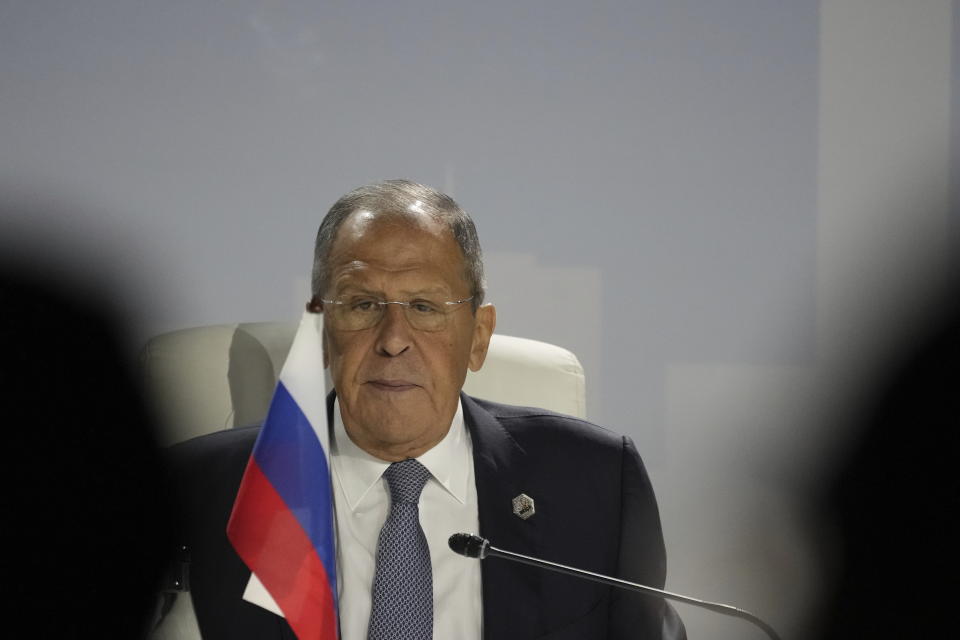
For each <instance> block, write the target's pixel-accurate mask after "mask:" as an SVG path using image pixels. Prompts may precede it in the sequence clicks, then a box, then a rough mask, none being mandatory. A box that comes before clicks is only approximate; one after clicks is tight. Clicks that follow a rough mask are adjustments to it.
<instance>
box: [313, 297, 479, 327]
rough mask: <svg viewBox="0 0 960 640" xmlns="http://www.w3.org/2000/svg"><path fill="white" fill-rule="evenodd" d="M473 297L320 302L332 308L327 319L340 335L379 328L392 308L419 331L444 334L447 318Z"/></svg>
mask: <svg viewBox="0 0 960 640" xmlns="http://www.w3.org/2000/svg"><path fill="white" fill-rule="evenodd" d="M471 300H473V296H470V297H469V298H464V299H463V300H452V301H443V302H440V301H434V300H426V299H423V298H417V299H416V300H410V301H409V302H402V301H399V300H380V299H378V298H372V297H370V296H351V297H346V298H338V299H336V300H323V299H321V300H320V302H322V303H323V304H324V306H326V305H330V307H329V309H324V315H325V316H326V317H327V322H328V323H329V325H330V328H331V329H334V330H336V331H362V330H363V329H370V328H373V327H375V326H377V325H378V324H379V323H380V321H381V320H382V319H383V316H384V314H385V313H386V312H387V305H388V304H395V305H398V306H400V307H401V308H402V309H403V313H404V315H405V316H406V317H407V322H409V323H410V326H411V327H413V328H414V329H417V330H418V331H443V330H444V329H445V328H446V327H447V316H448V315H450V314H451V313H453V312H454V311H456V310H457V309H459V308H460V305H461V304H463V303H464V302H470V301H471Z"/></svg>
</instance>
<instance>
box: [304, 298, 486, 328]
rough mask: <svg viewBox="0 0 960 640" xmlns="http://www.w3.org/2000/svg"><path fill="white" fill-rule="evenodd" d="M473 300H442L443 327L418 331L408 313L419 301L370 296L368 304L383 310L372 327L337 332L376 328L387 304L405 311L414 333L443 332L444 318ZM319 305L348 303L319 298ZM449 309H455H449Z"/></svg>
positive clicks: (381, 319)
mask: <svg viewBox="0 0 960 640" xmlns="http://www.w3.org/2000/svg"><path fill="white" fill-rule="evenodd" d="M474 298H476V295H472V296H470V297H469V298H464V299H463V300H444V301H443V304H444V305H445V306H446V307H448V310H446V311H441V313H442V314H443V318H444V326H442V327H440V328H438V329H419V328H417V327H416V326H414V324H413V321H411V320H410V315H409V313H410V309H411V308H412V307H413V305H414V304H417V303H418V302H421V300H406V301H404V300H376V299H373V297H372V296H371V300H370V302H372V303H373V304H376V305H377V306H379V307H380V308H381V309H382V310H383V313H381V314H380V317H379V318H378V319H377V321H376V322H374V323H373V324H372V325H370V326H369V327H363V328H362V329H337V330H338V331H366V330H367V329H372V328H374V327H375V326H377V325H378V324H380V323H381V322H382V321H383V317H384V316H385V315H386V311H387V305H389V304H395V305H397V306H398V307H401V308H404V310H405V311H404V314H403V315H404V317H405V318H406V319H407V322H408V323H409V324H410V327H411V328H413V329H415V330H416V331H426V332H428V333H434V332H436V331H443V330H444V329H446V318H447V316H449V315H450V314H451V313H453V312H454V311H456V310H457V309H458V308H460V305H462V304H463V303H464V302H470V301H471V300H473V299H474ZM429 302H432V303H434V304H438V303H437V302H434V301H433V300H430V301H429ZM320 303H321V304H330V305H345V304H349V301H346V300H325V299H323V298H320ZM450 307H455V308H450Z"/></svg>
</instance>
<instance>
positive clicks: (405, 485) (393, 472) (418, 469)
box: [383, 458, 430, 504]
mask: <svg viewBox="0 0 960 640" xmlns="http://www.w3.org/2000/svg"><path fill="white" fill-rule="evenodd" d="M383 475H384V476H386V478H387V484H388V485H390V499H391V500H392V501H393V502H408V503H413V504H417V503H418V502H419V501H420V492H421V491H423V485H425V484H426V483H427V480H428V479H429V478H430V471H428V470H427V468H426V467H425V466H423V465H422V464H420V463H419V462H417V461H416V460H414V459H413V458H408V459H406V460H401V461H400V462H394V463H393V464H391V465H390V466H389V467H387V470H386V471H384V472H383Z"/></svg>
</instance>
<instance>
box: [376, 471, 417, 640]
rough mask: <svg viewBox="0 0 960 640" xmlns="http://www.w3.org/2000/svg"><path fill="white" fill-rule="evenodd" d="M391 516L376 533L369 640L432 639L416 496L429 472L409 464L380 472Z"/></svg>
mask: <svg viewBox="0 0 960 640" xmlns="http://www.w3.org/2000/svg"><path fill="white" fill-rule="evenodd" d="M383 475H384V477H386V479H387V484H388V485H390V514H389V515H388V516H387V521H386V522H384V523H383V529H381V530H380V541H379V543H378V544H377V568H376V572H375V573H374V576H373V592H372V606H371V608H370V627H369V628H368V630H367V639H368V640H388V639H396V638H403V639H404V640H406V639H410V640H430V639H432V638H433V571H432V569H431V566H430V549H429V547H428V546H427V538H426V536H424V535H423V529H422V528H421V527H420V509H419V507H418V506H417V505H418V503H419V502H420V492H421V491H423V485H424V484H426V482H427V480H428V479H429V478H430V472H429V471H428V470H427V468H426V467H424V466H423V465H422V464H420V463H419V462H417V461H416V460H413V459H408V460H403V461H402V462H394V463H393V464H391V465H390V466H389V467H387V470H386V471H385V472H384V474H383Z"/></svg>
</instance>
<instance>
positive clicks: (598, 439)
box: [467, 396, 624, 448]
mask: <svg viewBox="0 0 960 640" xmlns="http://www.w3.org/2000/svg"><path fill="white" fill-rule="evenodd" d="M467 398H468V402H472V403H474V404H475V405H476V406H477V407H479V408H480V409H482V410H483V411H485V412H486V413H487V414H488V415H490V416H491V417H492V418H493V419H494V420H496V421H497V423H499V425H500V426H502V427H503V428H504V429H505V430H506V431H507V433H508V434H509V435H510V436H511V437H512V438H513V439H515V440H517V441H518V442H519V443H521V444H523V442H527V441H539V440H541V439H549V440H552V441H554V442H560V441H571V442H574V443H583V444H593V445H600V446H613V447H617V448H619V447H621V446H623V441H624V438H623V436H622V435H620V434H619V433H617V432H615V431H612V430H610V429H607V428H606V427H602V426H600V425H597V424H594V423H592V422H589V421H588V420H584V419H583V418H577V417H575V416H569V415H566V414H562V413H557V412H555V411H550V410H548V409H540V408H537V407H524V406H517V405H510V404H503V403H500V402H493V401H491V400H483V399H481V398H473V397H471V396H467Z"/></svg>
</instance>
